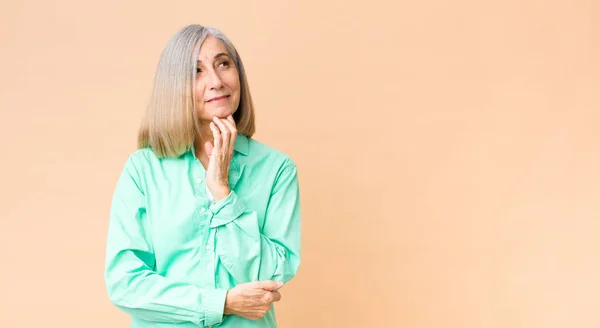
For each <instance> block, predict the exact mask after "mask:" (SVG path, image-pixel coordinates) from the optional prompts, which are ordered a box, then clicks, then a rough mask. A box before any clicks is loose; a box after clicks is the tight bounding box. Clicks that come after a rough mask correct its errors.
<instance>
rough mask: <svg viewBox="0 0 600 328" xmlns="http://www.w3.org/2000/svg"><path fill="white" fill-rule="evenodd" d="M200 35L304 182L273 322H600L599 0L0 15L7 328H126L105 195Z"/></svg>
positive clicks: (262, 134) (0, 277)
mask: <svg viewBox="0 0 600 328" xmlns="http://www.w3.org/2000/svg"><path fill="white" fill-rule="evenodd" d="M189 23H200V24H205V25H211V26H215V27H218V28H220V29H222V30H223V31H224V32H225V33H226V34H227V35H228V36H229V37H230V38H231V39H232V40H233V42H234V43H235V44H236V46H237V47H238V48H239V50H240V52H241V54H242V56H243V59H244V61H245V64H246V67H247V71H248V75H249V79H250V85H251V90H252V92H253V96H254V99H255V102H256V105H257V107H258V133H257V135H256V138H257V139H258V140H261V141H263V142H265V143H267V144H270V145H272V146H274V147H276V148H279V149H280V150H283V151H285V152H287V153H288V154H290V155H291V156H292V157H293V158H294V159H295V161H296V162H297V163H298V166H299V169H300V178H301V188H302V201H303V231H302V240H303V248H302V250H303V254H302V255H303V259H302V264H301V267H300V271H299V274H298V276H297V277H296V278H295V279H294V280H293V281H292V282H290V284H289V285H287V286H286V287H284V289H282V292H283V296H284V299H283V300H282V302H281V303H280V304H279V305H278V310H277V311H278V318H279V322H280V324H281V326H282V327H288V328H294V327H297V328H299V327H411V328H422V327H436V328H437V327H447V328H454V327H469V328H470V327H482V328H483V327H485V328H494V327H502V328H505V327H531V328H538V327H578V328H580V327H581V328H583V327H599V326H600V312H599V311H598V307H599V305H600V301H599V295H600V261H599V258H598V254H599V249H600V238H599V235H600V220H599V219H600V215H599V214H600V170H599V168H600V152H599V147H600V146H599V142H598V141H599V137H600V132H598V129H597V126H598V123H599V120H600V112H599V111H598V109H599V107H600V93H599V90H600V65H599V61H598V58H600V44H599V43H600V42H599V41H600V5H599V2H598V1H593V0H587V1H584V0H575V1H573V0H572V1H533V0H511V1H501V0H496V1H485V2H482V1H465V0H458V1H444V0H428V1H410V2H409V1H402V2H397V1H382V0H372V1H356V2H352V3H351V2H349V1H306V0H305V1H225V2H222V1H211V2H208V1H176V2H171V3H170V4H167V2H165V1H155V2H148V1H118V2H117V1H116V0H111V1H103V2H99V1H95V2H94V1H92V2H90V1H75V0H70V1H66V0H65V1H16V2H9V1H3V2H2V4H1V7H0V27H1V28H0V38H1V41H2V46H1V49H2V50H1V52H0V68H1V74H0V109H1V110H2V113H1V114H2V115H1V117H2V119H1V121H0V122H1V123H0V140H1V141H0V142H1V144H0V146H1V150H0V153H1V154H2V155H1V156H2V157H1V170H0V185H1V193H0V201H1V206H0V218H1V222H0V327H6V328H12V327H64V328H67V327H86V328H93V327H127V325H128V322H129V319H128V317H127V316H126V315H125V314H123V313H121V312H119V311H118V310H117V309H116V308H114V307H113V306H112V305H111V304H110V303H109V301H108V299H107V296H106V293H105V289H104V285H103V280H102V270H103V256H104V243H105V234H106V229H107V218H108V209H109V205H110V199H111V196H112V191H113V188H114V186H115V183H116V179H117V175H118V173H119V172H120V169H121V168H122V165H123V163H124V161H125V159H126V157H127V156H128V154H129V153H130V152H132V151H133V150H134V147H135V137H136V131H137V127H138V123H139V120H140V118H141V115H142V111H143V109H144V106H145V104H146V101H147V99H148V96H149V93H150V86H151V81H152V78H153V74H154V70H155V67H156V63H157V60H158V56H159V54H160V51H161V50H162V48H163V46H164V45H165V44H166V41H167V39H168V38H169V37H170V36H171V35H172V34H173V33H175V32H176V31H177V30H178V29H179V28H181V27H183V26H184V25H187V24H189Z"/></svg>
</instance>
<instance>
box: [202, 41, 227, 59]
mask: <svg viewBox="0 0 600 328" xmlns="http://www.w3.org/2000/svg"><path fill="white" fill-rule="evenodd" d="M220 53H226V54H229V51H227V47H225V44H224V43H223V42H222V41H221V40H219V39H217V38H215V37H214V36H212V35H209V36H207V37H206V39H204V41H203V42H202V44H201V45H200V53H198V60H200V61H208V60H212V59H213V58H214V56H215V55H217V54H220Z"/></svg>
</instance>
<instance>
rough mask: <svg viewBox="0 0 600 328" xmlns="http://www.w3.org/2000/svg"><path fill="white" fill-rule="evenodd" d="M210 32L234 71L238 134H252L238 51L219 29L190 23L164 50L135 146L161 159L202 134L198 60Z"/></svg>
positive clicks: (185, 147) (181, 150) (182, 149)
mask: <svg viewBox="0 0 600 328" xmlns="http://www.w3.org/2000/svg"><path fill="white" fill-rule="evenodd" d="M209 35H210V36H213V37H215V38H216V39H218V40H220V41H221V42H223V44H224V45H225V47H226V48H227V51H228V52H229V55H230V56H231V58H232V59H233V61H234V63H235V66H236V68H237V70H238V75H239V79H240V103H239V107H238V109H237V111H235V113H234V115H233V118H234V120H235V122H236V127H237V130H238V133H239V134H242V135H245V136H246V137H249V138H250V137H252V135H254V131H255V119H254V104H253V102H252V96H251V94H250V89H249V86H248V80H247V77H246V72H245V70H244V65H243V63H242V59H241V58H240V55H239V54H238V52H237V50H236V48H235V47H234V46H233V44H232V43H231V41H229V39H228V38H227V37H226V36H225V35H224V34H223V33H222V32H221V31H219V30H218V29H216V28H212V27H204V26H201V25H196V24H193V25H188V26H186V27H184V28H182V29H181V30H179V31H178V32H177V33H176V34H175V35H173V36H172V37H171V38H170V39H169V41H168V42H167V45H166V46H165V48H164V49H163V51H162V54H161V56H160V59H159V62H158V68H157V70H156V75H155V77H154V87H153V90H152V93H151V95H150V101H149V104H148V106H147V108H146V113H145V115H144V118H143V119H142V123H141V125H140V128H139V131H138V148H140V149H141V148H147V147H150V148H152V150H153V151H154V153H155V154H156V156H157V157H159V158H163V157H179V156H181V154H183V153H185V152H187V151H189V150H190V149H191V147H192V146H193V144H194V141H195V139H196V137H197V136H198V135H199V134H200V122H199V120H198V114H197V111H196V97H195V89H196V69H197V58H198V54H199V52H200V46H201V45H202V42H203V41H204V40H205V39H206V37H208V36H209Z"/></svg>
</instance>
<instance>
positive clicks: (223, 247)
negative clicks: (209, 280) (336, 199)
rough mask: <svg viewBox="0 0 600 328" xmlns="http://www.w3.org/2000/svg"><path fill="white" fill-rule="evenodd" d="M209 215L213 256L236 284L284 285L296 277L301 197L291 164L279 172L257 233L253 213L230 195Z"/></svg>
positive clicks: (231, 193)
mask: <svg viewBox="0 0 600 328" xmlns="http://www.w3.org/2000/svg"><path fill="white" fill-rule="evenodd" d="M210 210H211V212H212V213H213V217H212V219H211V224H210V227H211V228H212V229H215V230H216V237H215V240H216V245H215V249H216V252H217V254H218V255H219V257H220V258H221V261H222V262H223V263H224V264H225V266H226V268H227V270H228V271H229V273H230V274H231V275H232V276H233V277H234V279H235V280H236V281H238V282H246V281H254V280H269V279H270V280H276V281H281V282H283V283H286V282H288V281H289V280H290V279H292V278H293V277H294V276H295V274H296V272H297V270H298V267H299V265H300V192H299V186H298V175H297V169H296V166H295V164H294V163H293V162H291V161H287V162H286V163H285V164H284V165H283V166H282V168H281V169H280V172H279V174H278V176H277V179H276V181H275V184H274V186H273V189H272V190H271V196H270V199H269V204H268V206H267V210H266V213H265V223H264V227H263V230H262V231H261V230H260V227H259V224H258V217H257V213H256V211H254V210H252V209H250V208H248V207H246V205H245V204H244V203H243V201H242V200H241V198H240V197H238V195H237V194H236V193H235V192H234V191H233V190H232V191H230V193H229V195H228V196H227V197H225V198H224V199H221V200H219V201H218V202H216V203H215V204H213V205H212V206H211V208H210Z"/></svg>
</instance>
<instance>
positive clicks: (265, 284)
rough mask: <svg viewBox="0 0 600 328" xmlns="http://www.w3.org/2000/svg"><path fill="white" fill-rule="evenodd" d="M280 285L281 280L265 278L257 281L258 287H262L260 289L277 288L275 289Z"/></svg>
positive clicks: (271, 289) (281, 283)
mask: <svg viewBox="0 0 600 328" xmlns="http://www.w3.org/2000/svg"><path fill="white" fill-rule="evenodd" d="M281 286H283V282H281V281H274V280H265V281H261V282H260V283H259V288H262V289H264V290H268V291H273V290H277V289H279V288H281Z"/></svg>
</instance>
